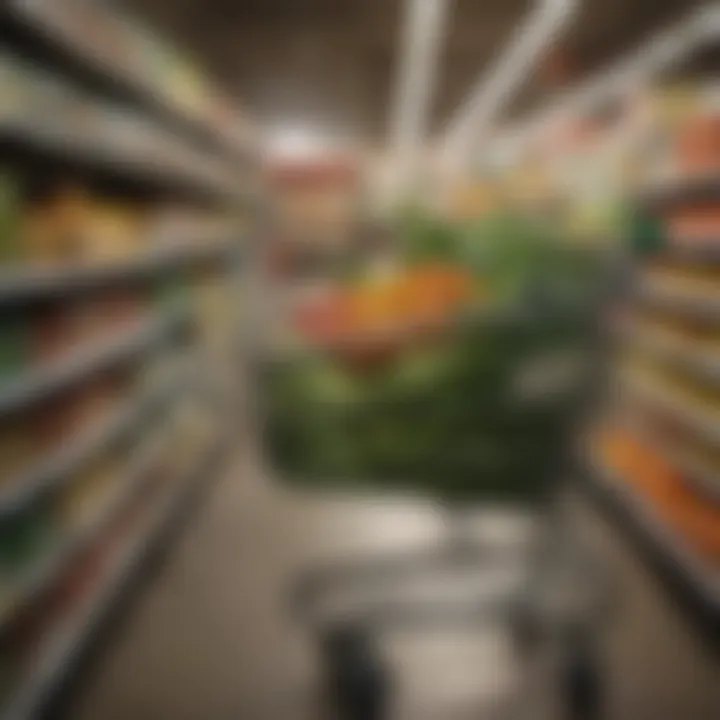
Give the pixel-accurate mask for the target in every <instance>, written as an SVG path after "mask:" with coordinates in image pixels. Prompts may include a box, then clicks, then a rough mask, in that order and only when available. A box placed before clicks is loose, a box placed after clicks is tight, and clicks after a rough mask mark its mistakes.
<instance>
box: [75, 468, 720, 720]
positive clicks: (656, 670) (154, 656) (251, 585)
mask: <svg viewBox="0 0 720 720" xmlns="http://www.w3.org/2000/svg"><path fill="white" fill-rule="evenodd" d="M578 513H585V511H584V510H582V509H580V508H579V509H578ZM587 526H588V527H594V528H595V529H596V530H597V531H598V532H599V534H600V536H601V538H602V541H603V543H604V546H605V547H606V549H607V551H608V556H609V557H610V558H611V560H612V565H613V567H614V569H616V571H617V572H618V578H619V581H620V585H621V588H622V602H621V604H620V607H619V609H618V612H617V615H616V619H615V622H614V623H613V625H612V627H611V628H610V629H609V631H608V632H607V634H606V640H607V647H608V666H609V672H610V676H611V678H612V686H613V693H612V708H611V713H610V715H609V717H610V718H612V720H645V718H647V719H648V720H650V718H652V719H653V720H677V718H686V719H687V720H711V719H713V718H717V717H719V716H720V714H719V713H720V691H718V689H717V684H716V680H717V677H718V675H717V672H718V669H719V666H718V664H717V660H713V658H712V657H711V655H710V654H709V653H708V652H707V651H706V649H704V648H703V647H702V646H701V644H700V643H698V642H697V638H696V637H694V636H691V635H689V634H688V632H687V630H686V628H685V627H684V625H683V621H682V620H681V619H680V617H679V616H678V615H676V613H675V612H674V611H673V609H672V606H671V605H670V604H669V603H668V602H666V600H665V599H664V598H663V597H662V595H661V593H660V592H659V590H658V587H657V586H656V585H655V583H654V581H653V580H652V578H650V577H649V576H648V575H647V574H646V573H645V571H644V569H643V568H642V566H641V564H640V562H639V561H638V559H637V558H635V557H634V555H633V554H632V553H628V552H627V548H625V546H624V545H623V544H622V543H621V542H620V541H619V539H618V538H617V537H615V534H614V532H612V531H609V530H608V528H607V527H606V526H604V525H602V524H598V523H597V522H596V521H595V520H591V519H590V518H588V523H587ZM439 530H440V522H439V519H438V517H437V514H436V513H434V512H433V510H432V507H429V506H426V505H422V504H417V505H410V504H408V503H395V504H389V505H379V504H377V503H374V502H372V501H367V502H362V501H354V502H347V501H340V500H328V499H325V500H310V499H298V498H295V499H290V498H289V497H288V496H286V495H284V494H282V493H278V492H276V491H270V490H268V489H267V488H266V487H264V486H263V484H262V483H261V482H260V481H259V478H258V476H257V474H256V473H253V471H252V468H249V467H247V466H246V465H244V464H243V463H240V462H238V463H236V465H235V466H234V467H233V468H232V470H231V472H230V473H228V475H227V477H226V478H224V480H223V481H221V482H220V483H219V484H218V485H217V486H216V488H215V489H214V491H213V493H212V496H211V497H210V498H209V500H208V502H207V503H206V505H205V506H204V507H203V509H202V511H201V513H200V517H199V518H197V519H196V520H195V521H194V522H193V523H192V527H191V528H190V529H189V531H188V532H187V533H186V535H185V536H184V537H183V538H182V540H181V542H180V543H179V544H178V545H177V546H176V547H175V548H173V549H172V551H171V557H170V559H169V562H168V564H167V566H166V567H165V569H164V571H163V572H162V573H161V574H160V575H159V576H158V577H157V578H156V579H155V580H154V581H153V583H152V584H151V586H150V587H149V588H148V589H147V591H146V593H145V594H144V596H143V597H142V599H141V600H140V602H138V603H137V604H136V606H135V609H134V610H133V611H132V612H131V615H130V616H129V617H128V618H127V620H126V623H125V625H124V627H123V631H122V632H121V633H119V635H120V637H119V638H118V640H117V641H116V644H115V645H113V646H111V648H110V649H109V652H107V653H106V654H105V655H104V657H103V658H102V661H101V662H100V664H99V665H98V666H97V667H96V669H95V674H94V676H93V677H92V678H91V679H90V681H89V682H88V683H87V688H88V689H87V690H86V691H85V694H84V695H83V696H82V697H80V698H78V703H77V706H76V707H74V708H71V709H70V712H69V717H71V718H73V720H75V719H76V718H77V720H96V719H97V718H102V719H103V720H126V719H127V718H134V720H145V719H147V720H164V719H166V718H167V719H168V720H170V719H172V720H195V719H199V718H212V719H213V720H225V719H227V720H237V719H239V718H242V719H243V720H264V719H265V718H267V719H268V720H304V719H305V718H307V719H308V720H311V719H312V720H318V719H319V717H320V713H319V711H318V705H317V701H316V700H315V699H313V698H314V695H313V690H312V688H313V685H314V682H315V681H314V679H313V677H312V667H313V664H312V661H311V659H310V657H309V655H308V652H307V647H306V645H305V643H304V642H303V638H302V636H301V634H300V633H298V632H296V631H294V630H293V627H292V625H291V624H289V623H288V621H287V618H286V613H285V611H284V609H283V607H282V602H281V598H282V588H283V586H284V583H285V582H286V580H287V578H288V575H289V574H290V573H291V570H292V568H297V567H300V566H302V564H303V563H304V562H306V561H307V558H309V557H318V556H320V555H334V554H335V553H337V552H340V551H341V550H342V548H343V547H347V548H351V547H354V548H360V547H361V546H362V547H363V548H370V547H372V546H376V547H384V548H386V547H387V546H388V545H389V544H397V545H400V544H403V543H404V542H406V541H407V542H408V543H412V542H413V541H419V540H420V539H421V538H428V537H431V536H432V535H433V534H434V533H436V532H439ZM489 640H490V644H489V645H488V644H485V645H484V646H481V645H477V644H476V645H475V646H474V647H466V648H464V649H463V650H462V651H461V652H456V653H455V654H454V655H453V657H455V658H456V664H455V665H452V664H451V663H450V664H448V660H447V658H448V657H449V656H448V655H447V654H446V655H441V656H440V658H438V656H437V653H435V654H434V655H433V652H432V650H433V648H428V653H427V654H426V653H425V652H424V649H423V648H424V646H423V645H422V641H421V639H420V638H418V637H417V636H416V637H414V638H413V639H412V640H411V642H410V643H409V644H408V645H407V646H406V647H405V651H406V653H408V651H409V653H408V654H406V655H404V656H403V657H402V660H401V662H402V663H403V665H402V667H403V670H404V675H412V678H405V680H404V687H406V688H408V694H409V696H410V698H411V700H412V702H410V701H409V700H408V701H407V702H403V703H402V706H403V707H402V709H401V710H399V712H398V715H399V717H401V718H403V719H404V718H406V717H407V718H410V717H412V718H413V720H425V719H426V718H427V720H435V719H436V718H438V719H439V718H443V719H444V720H455V718H457V719H458V720H461V719H463V718H469V717H472V718H483V717H487V716H489V715H490V713H488V714H486V713H484V712H483V709H488V710H492V709H493V707H494V704H495V702H496V701H497V695H498V694H499V693H500V692H501V691H502V688H503V686H504V685H505V681H506V680H507V681H510V679H511V678H509V677H506V676H505V675H504V671H503V670H502V669H501V668H500V667H499V665H498V662H497V660H498V652H497V648H498V647H499V646H500V645H499V644H498V638H497V637H495V638H492V637H491V638H490V639H489ZM485 642H487V638H486V639H485ZM455 645H457V643H455ZM483 647H484V649H483ZM434 649H435V650H437V649H438V648H437V646H436V647H435V648H434ZM456 649H457V648H456ZM488 649H489V650H490V652H488ZM433 658H434V660H433ZM484 663H485V664H484ZM440 667H442V670H443V672H444V675H442V678H443V682H438V677H440V676H439V675H438V669H439V668H440ZM420 709H422V712H420ZM493 717H496V716H495V715H493ZM528 717H532V718H533V720H539V719H540V717H542V715H541V714H540V713H539V712H538V708H537V706H536V707H534V708H533V710H532V711H531V714H530V715H529V716H528ZM548 717H551V716H548Z"/></svg>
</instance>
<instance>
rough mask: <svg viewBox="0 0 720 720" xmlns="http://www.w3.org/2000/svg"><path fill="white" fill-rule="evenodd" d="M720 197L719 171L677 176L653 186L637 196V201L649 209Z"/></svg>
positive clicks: (661, 208) (659, 208)
mask: <svg viewBox="0 0 720 720" xmlns="http://www.w3.org/2000/svg"><path fill="white" fill-rule="evenodd" d="M718 198H720V171H715V172H711V173H703V174H701V175H694V176H688V177H678V178H674V179H672V180H669V181H664V182H663V183H660V184H657V185H655V186H653V187H648V188H646V189H645V190H644V191H642V192H641V193H640V194H639V196H638V201H639V203H640V204H641V205H642V206H643V207H645V208H648V209H650V210H663V209H665V208H668V207H670V206H673V205H681V204H682V203H687V202H701V201H706V200H717V199H718Z"/></svg>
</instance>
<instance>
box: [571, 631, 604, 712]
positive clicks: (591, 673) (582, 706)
mask: <svg viewBox="0 0 720 720" xmlns="http://www.w3.org/2000/svg"><path fill="white" fill-rule="evenodd" d="M560 680H561V690H562V693H563V702H564V706H565V709H566V715H565V717H566V718H567V720H600V718H601V717H602V714H603V706H604V699H605V697H604V694H605V693H604V683H603V673H602V668H601V663H600V652H599V650H598V648H597V645H596V642H595V640H594V639H593V638H592V637H591V634H590V633H589V632H583V633H577V634H575V635H573V637H571V638H570V643H569V648H568V653H567V656H566V658H565V661H564V663H563V665H562V666H561V678H560Z"/></svg>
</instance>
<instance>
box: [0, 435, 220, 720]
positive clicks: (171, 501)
mask: <svg viewBox="0 0 720 720" xmlns="http://www.w3.org/2000/svg"><path fill="white" fill-rule="evenodd" d="M227 453H228V447H227V446H226V445H225V444H223V443H222V442H218V443H217V445H215V446H214V447H211V448H209V449H208V450H207V452H206V453H205V454H204V455H203V456H202V457H201V458H200V460H199V461H198V463H197V466H196V467H193V468H191V469H190V471H189V472H188V473H187V476H186V477H185V478H182V479H181V480H180V482H179V484H178V488H176V489H175V491H174V492H166V493H163V494H162V495H161V496H160V497H159V498H156V499H155V500H154V502H153V503H152V504H151V505H150V507H148V508H147V509H146V510H145V512H144V513H143V515H146V516H147V517H143V518H141V521H140V522H139V523H138V524H139V528H138V530H137V532H136V534H135V536H134V537H131V538H129V539H128V542H127V543H126V544H124V545H123V546H122V547H121V548H120V549H119V551H118V552H117V554H116V556H115V557H114V558H113V559H112V561H111V562H110V563H109V566H108V567H107V569H106V571H105V572H104V573H103V577H102V578H101V579H100V582H99V584H98V585H99V586H98V588H97V589H96V591H95V593H93V594H92V595H91V596H90V597H88V598H87V600H86V602H85V603H84V604H83V605H82V607H79V608H78V609H77V611H76V612H75V613H74V614H73V615H72V616H71V617H69V618H68V619H67V620H66V621H65V622H64V623H63V625H62V626H61V627H59V628H57V629H56V630H55V632H54V633H53V634H52V635H51V636H49V637H48V638H47V639H46V641H45V643H44V644H43V648H42V649H41V652H40V656H41V658H42V659H41V662H39V663H38V665H37V667H36V668H35V671H34V672H33V673H32V674H30V676H29V677H28V679H27V681H26V682H25V683H23V684H22V686H21V687H19V688H18V689H17V691H16V692H15V694H14V695H13V696H12V698H11V700H10V702H9V705H8V706H7V709H6V710H5V712H4V713H3V715H2V718H3V720H27V719H28V718H35V717H38V716H39V715H40V713H41V711H42V710H43V708H44V707H46V706H47V705H49V704H50V703H51V702H52V700H53V699H54V696H55V694H56V693H57V692H58V691H59V689H60V688H61V687H62V684H63V682H64V681H65V680H66V679H67V678H68V677H69V676H70V675H71V673H72V671H73V668H75V667H77V666H78V664H79V663H80V661H81V660H82V656H83V653H85V652H86V651H87V650H88V648H89V646H90V644H91V643H92V642H93V640H94V638H95V637H96V635H98V634H99V633H100V631H101V630H102V627H103V624H104V622H105V621H106V620H107V619H108V618H109V617H110V615H111V613H112V610H113V609H114V608H115V607H116V606H117V605H118V603H119V602H120V600H121V599H122V597H123V595H124V594H125V593H126V592H128V591H129V590H130V589H131V587H132V583H133V581H134V580H135V579H136V578H137V577H138V575H139V573H140V571H141V569H142V567H143V565H144V563H145V561H146V560H148V559H149V557H150V555H151V553H152V552H153V551H154V550H155V549H156V548H157V547H158V545H159V544H160V543H161V542H162V540H163V539H164V536H166V535H167V534H168V533H169V532H170V531H171V530H172V529H173V524H174V523H176V522H178V521H179V520H181V519H182V515H183V511H184V510H186V509H187V508H188V507H190V506H191V503H192V501H193V499H194V498H195V496H197V494H198V492H199V491H201V490H203V489H206V487H203V486H206V485H207V483H208V478H210V479H211V480H212V479H213V478H216V477H217V476H218V474H219V472H220V470H221V469H222V461H223V460H224V458H225V456H226V455H227Z"/></svg>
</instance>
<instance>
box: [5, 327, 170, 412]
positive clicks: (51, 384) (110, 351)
mask: <svg viewBox="0 0 720 720" xmlns="http://www.w3.org/2000/svg"><path fill="white" fill-rule="evenodd" d="M182 322H183V318H182V317H180V316H168V317H162V318H159V319H158V318H151V319H149V320H145V321H144V322H142V323H139V326H138V327H135V328H132V329H131V330H128V331H126V332H124V333H122V334H121V336H120V338H119V339H116V340H113V341H111V342H108V343H106V344H103V345H101V346H100V347H98V346H97V343H94V346H93V347H91V348H83V349H82V350H80V351H77V352H74V353H73V354H72V355H71V356H70V357H69V358H67V359H65V360H62V361H60V362H58V363H57V364H55V365H53V366H52V367H49V368H40V369H37V370H35V369H33V370H29V371H27V372H26V373H23V374H22V375H21V376H20V377H19V378H18V379H17V380H15V381H10V382H9V383H8V385H9V386H8V387H4V388H2V389H0V417H2V416H4V415H8V414H10V413H13V412H17V411H19V410H23V409H25V408H28V407H30V406H32V405H33V404H34V403H37V402H39V401H41V400H44V399H46V398H48V397H51V396H53V395H57V394H58V393H61V392H63V391H64V390H67V389H69V388H71V387H72V386H74V385H76V384H77V383H79V382H82V380H84V379H85V378H87V377H89V376H91V375H95V374H98V373H100V372H103V371H104V370H108V369H110V368H112V367H117V366H119V365H122V364H123V363H125V362H128V361H130V360H132V359H133V358H135V357H137V356H138V355H141V354H143V353H146V352H148V351H150V350H152V349H153V348H155V347H158V346H160V345H161V344H163V343H164V342H166V341H167V340H168V339H169V338H171V337H172V336H173V334H174V333H175V332H177V331H178V330H179V329H180V327H181V326H182Z"/></svg>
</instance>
